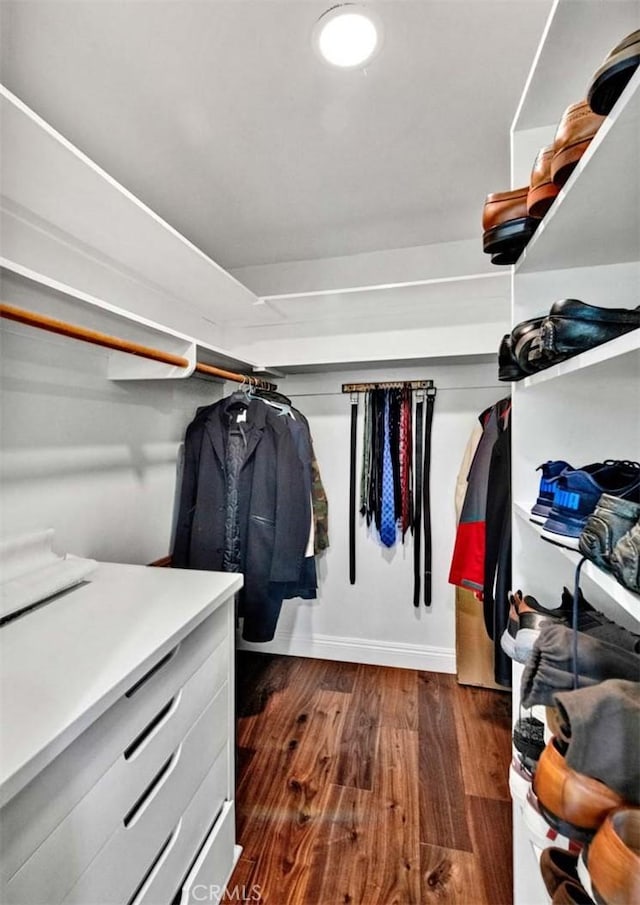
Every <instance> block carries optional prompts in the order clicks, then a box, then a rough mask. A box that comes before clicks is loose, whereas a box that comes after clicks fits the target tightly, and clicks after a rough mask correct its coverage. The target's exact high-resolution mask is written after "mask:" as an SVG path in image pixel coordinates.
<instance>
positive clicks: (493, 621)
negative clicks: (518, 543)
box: [483, 400, 512, 688]
mask: <svg viewBox="0 0 640 905" xmlns="http://www.w3.org/2000/svg"><path fill="white" fill-rule="evenodd" d="M497 409H498V411H497V415H498V417H497V426H498V437H497V439H496V441H495V443H494V445H493V449H492V452H491V461H490V465H489V475H488V482H487V509H486V545H485V560H484V588H483V608H484V620H485V626H486V629H487V633H488V635H489V637H490V638H491V639H492V640H493V647H494V678H495V681H496V682H497V683H498V684H499V685H503V686H505V687H506V688H510V687H511V666H512V664H511V659H510V658H509V657H508V656H507V654H505V652H504V651H503V650H502V647H501V646H500V638H501V637H502V633H503V631H504V630H505V628H506V627H507V622H508V619H509V591H510V590H511V417H510V413H511V403H510V401H508V400H507V401H504V400H503V401H502V402H500V403H498V405H497Z"/></svg>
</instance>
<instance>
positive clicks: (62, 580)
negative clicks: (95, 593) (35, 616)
mask: <svg viewBox="0 0 640 905" xmlns="http://www.w3.org/2000/svg"><path fill="white" fill-rule="evenodd" d="M53 538H54V532H53V530H52V529H46V530H44V531H37V532H34V533H32V534H26V535H22V536H20V537H16V538H10V539H8V540H5V541H2V542H0V574H1V575H2V581H1V582H0V619H2V620H4V619H7V618H8V617H9V616H12V615H14V614H17V613H19V612H21V611H22V610H24V609H26V608H27V607H30V606H34V605H35V604H36V603H40V602H41V601H43V600H46V599H47V598H49V597H52V596H53V595H54V594H59V593H60V592H61V591H66V590H67V589H68V588H71V587H74V586H75V585H77V584H79V583H80V582H81V581H84V580H85V579H87V578H88V577H89V576H90V575H91V574H92V573H93V572H94V571H95V570H96V568H97V566H98V564H97V562H96V561H95V560H93V559H81V558H80V557H76V556H69V555H66V556H59V555H58V554H57V553H54V552H53V549H52V547H53Z"/></svg>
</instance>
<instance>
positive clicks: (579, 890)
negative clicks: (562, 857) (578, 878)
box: [551, 880, 594, 905]
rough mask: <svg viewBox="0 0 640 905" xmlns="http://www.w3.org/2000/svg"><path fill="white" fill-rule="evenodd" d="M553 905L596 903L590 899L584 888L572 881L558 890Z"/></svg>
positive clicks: (592, 904) (565, 883)
mask: <svg viewBox="0 0 640 905" xmlns="http://www.w3.org/2000/svg"><path fill="white" fill-rule="evenodd" d="M551 905H594V902H593V899H591V898H589V894H588V893H587V891H586V889H585V888H584V887H583V886H581V885H580V884H579V883H575V882H573V881H571V880H565V882H564V883H562V884H561V885H560V886H558V888H557V889H556V891H555V893H554V895H553V898H552V899H551Z"/></svg>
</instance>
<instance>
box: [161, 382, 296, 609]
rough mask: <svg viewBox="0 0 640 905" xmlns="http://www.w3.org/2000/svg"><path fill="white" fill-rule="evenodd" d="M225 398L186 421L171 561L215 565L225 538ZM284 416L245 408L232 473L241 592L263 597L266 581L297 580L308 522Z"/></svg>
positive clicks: (257, 405)
mask: <svg viewBox="0 0 640 905" xmlns="http://www.w3.org/2000/svg"><path fill="white" fill-rule="evenodd" d="M229 407H230V399H229V398H226V399H223V400H221V401H220V402H217V403H215V404H214V405H211V406H207V407H206V408H204V409H200V410H199V412H198V414H197V415H196V418H195V419H194V420H193V421H192V423H191V424H190V425H189V427H188V428H187V433H186V437H185V451H184V472H183V479H182V492H181V498H180V507H179V512H178V521H177V525H176V538H175V545H174V549H173V555H172V565H173V566H175V567H177V568H188V569H206V570H214V571H220V570H222V562H223V556H224V544H225V511H226V497H227V491H226V435H227V430H228V426H227V425H228V421H227V419H228V418H229V417H234V416H231V415H230V414H229V412H228V409H229ZM286 417H287V416H282V415H279V414H278V413H276V412H275V411H274V410H272V409H270V408H269V407H268V406H267V405H266V404H265V403H264V402H261V401H260V400H257V399H256V400H252V401H251V402H250V404H249V407H248V408H247V412H246V425H245V426H246V440H247V445H246V450H245V454H244V461H243V464H242V467H241V470H240V473H239V477H238V512H237V515H238V528H239V534H240V550H241V564H240V570H241V571H242V572H243V573H244V578H245V581H244V590H243V597H244V599H245V600H247V601H248V602H249V603H250V604H251V605H252V609H253V608H254V606H255V604H256V603H258V604H259V602H260V601H261V600H266V599H267V596H268V591H269V587H268V586H269V583H270V582H295V581H298V579H299V577H300V574H301V570H302V564H303V560H304V553H305V548H306V545H307V539H308V536H309V528H310V524H311V505H310V499H309V494H308V491H307V490H306V483H305V478H304V471H303V465H302V462H301V461H300V458H299V456H298V454H297V451H296V448H295V443H294V440H293V438H292V435H291V432H290V431H289V429H288V427H287V423H286Z"/></svg>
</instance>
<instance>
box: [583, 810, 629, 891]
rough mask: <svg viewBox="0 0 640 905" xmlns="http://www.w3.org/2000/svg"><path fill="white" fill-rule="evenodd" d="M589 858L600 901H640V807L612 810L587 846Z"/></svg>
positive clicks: (593, 882) (595, 889) (587, 859)
mask: <svg viewBox="0 0 640 905" xmlns="http://www.w3.org/2000/svg"><path fill="white" fill-rule="evenodd" d="M586 862H587V868H588V870H589V875H590V877H591V888H592V889H593V894H594V896H595V897H596V901H598V902H604V903H606V905H630V903H631V902H640V808H622V809H621V810H617V811H613V812H612V813H610V814H608V815H607V818H606V819H605V821H604V823H603V824H602V826H601V827H600V829H599V830H598V832H597V833H596V834H595V836H594V837H593V841H592V842H591V844H590V846H589V848H588V850H587V853H586Z"/></svg>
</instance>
